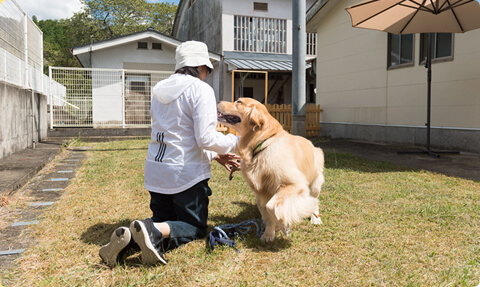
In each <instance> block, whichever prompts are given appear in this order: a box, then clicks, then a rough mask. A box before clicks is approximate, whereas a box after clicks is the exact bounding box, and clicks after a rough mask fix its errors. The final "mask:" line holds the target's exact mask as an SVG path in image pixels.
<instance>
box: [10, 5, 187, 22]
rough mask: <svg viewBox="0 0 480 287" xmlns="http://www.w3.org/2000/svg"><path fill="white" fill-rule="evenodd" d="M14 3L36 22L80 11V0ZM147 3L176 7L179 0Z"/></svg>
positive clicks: (63, 16) (60, 17)
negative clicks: (168, 4)
mask: <svg viewBox="0 0 480 287" xmlns="http://www.w3.org/2000/svg"><path fill="white" fill-rule="evenodd" d="M16 2H17V3H18V5H20V7H22V9H23V10H24V11H25V12H26V13H27V14H28V16H29V17H30V18H32V17H33V16H34V15H35V16H37V19H38V20H47V19H66V18H70V17H72V16H73V13H75V12H78V11H80V10H81V9H82V4H81V3H80V0H16ZM147 2H150V3H159V2H168V3H172V2H174V3H175V4H177V5H178V2H180V0H168V1H161V0H147Z"/></svg>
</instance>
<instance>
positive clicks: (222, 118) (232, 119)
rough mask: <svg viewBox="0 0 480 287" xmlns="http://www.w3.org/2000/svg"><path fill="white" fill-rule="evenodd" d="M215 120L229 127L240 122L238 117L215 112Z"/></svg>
mask: <svg viewBox="0 0 480 287" xmlns="http://www.w3.org/2000/svg"><path fill="white" fill-rule="evenodd" d="M217 119H218V121H220V122H224V123H229V124H231V125H236V124H238V123H240V122H241V121H242V119H241V118H240V117H237V116H234V115H225V114H223V113H221V112H217Z"/></svg>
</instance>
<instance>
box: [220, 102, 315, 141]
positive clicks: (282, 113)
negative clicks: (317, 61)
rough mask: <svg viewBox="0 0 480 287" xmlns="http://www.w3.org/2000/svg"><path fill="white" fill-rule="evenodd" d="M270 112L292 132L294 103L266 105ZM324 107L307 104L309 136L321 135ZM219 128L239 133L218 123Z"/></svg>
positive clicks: (307, 132) (307, 129) (306, 120)
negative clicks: (321, 117) (321, 118)
mask: <svg viewBox="0 0 480 287" xmlns="http://www.w3.org/2000/svg"><path fill="white" fill-rule="evenodd" d="M266 107H267V110H268V111H269V112H270V114H271V115H272V116H273V117H274V118H276V119H277V121H279V122H280V124H281V125H282V126H283V128H284V129H285V130H286V131H288V132H289V133H291V132H292V105H270V104H267V105H266ZM321 112H322V109H321V108H320V105H314V104H307V106H306V109H305V126H306V131H305V134H306V136H307V137H316V136H319V135H320V130H321V129H322V128H321V127H320V114H321ZM217 130H219V131H222V132H226V133H232V134H237V133H236V132H235V131H234V130H232V129H230V128H227V127H225V126H223V125H221V124H218V126H217Z"/></svg>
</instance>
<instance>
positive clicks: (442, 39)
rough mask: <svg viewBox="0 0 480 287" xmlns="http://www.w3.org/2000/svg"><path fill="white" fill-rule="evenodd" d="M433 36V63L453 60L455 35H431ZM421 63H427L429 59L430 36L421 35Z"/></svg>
mask: <svg viewBox="0 0 480 287" xmlns="http://www.w3.org/2000/svg"><path fill="white" fill-rule="evenodd" d="M431 35H432V50H431V53H432V62H435V61H439V60H452V59H453V34H452V33H431ZM420 43H421V44H420V45H421V46H420V63H425V59H426V57H427V46H428V34H421V35H420Z"/></svg>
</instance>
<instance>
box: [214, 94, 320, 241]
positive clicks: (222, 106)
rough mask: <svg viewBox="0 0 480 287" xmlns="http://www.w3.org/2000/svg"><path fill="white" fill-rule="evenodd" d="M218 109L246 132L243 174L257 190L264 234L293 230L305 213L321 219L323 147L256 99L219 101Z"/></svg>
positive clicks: (317, 220) (240, 149)
mask: <svg viewBox="0 0 480 287" xmlns="http://www.w3.org/2000/svg"><path fill="white" fill-rule="evenodd" d="M218 111H219V117H218V119H219V121H220V122H221V123H222V124H224V125H226V126H229V127H231V128H233V129H235V130H236V131H237V132H238V133H239V134H240V136H241V138H240V142H239V146H238V154H239V155H240V156H241V158H242V161H241V170H242V174H243V177H244V178H245V180H246V182H247V183H248V185H249V186H250V187H251V188H252V190H253V191H254V193H255V198H256V202H257V206H258V208H259V210H260V213H261V214H262V220H263V223H264V225H265V232H264V234H263V235H262V238H261V239H262V240H264V241H267V242H269V241H273V240H274V238H275V231H276V230H277V228H278V229H281V230H282V231H283V232H284V234H285V235H288V233H289V230H290V226H291V224H292V223H295V222H298V221H300V220H301V219H302V218H305V217H310V218H311V222H312V223H313V224H320V223H321V222H322V221H321V219H320V215H319V212H318V196H319V194H320V189H321V187H322V184H323V182H324V178H323V165H324V158H323V152H322V150H321V149H320V148H316V147H314V146H313V144H312V143H311V142H310V141H309V140H307V139H305V138H303V137H300V136H294V135H291V134H289V133H288V132H286V131H285V130H284V129H283V127H282V125H281V124H280V123H279V122H278V121H277V120H276V119H275V118H274V117H272V116H271V115H270V113H269V112H268V111H267V109H266V107H265V106H264V105H262V104H261V103H260V102H258V101H256V100H254V99H250V98H240V99H238V101H236V102H235V103H230V102H220V103H219V104H218Z"/></svg>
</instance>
